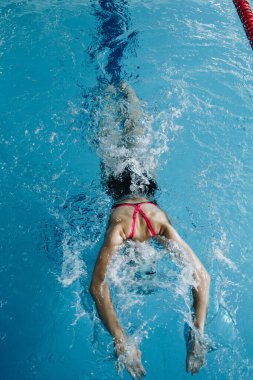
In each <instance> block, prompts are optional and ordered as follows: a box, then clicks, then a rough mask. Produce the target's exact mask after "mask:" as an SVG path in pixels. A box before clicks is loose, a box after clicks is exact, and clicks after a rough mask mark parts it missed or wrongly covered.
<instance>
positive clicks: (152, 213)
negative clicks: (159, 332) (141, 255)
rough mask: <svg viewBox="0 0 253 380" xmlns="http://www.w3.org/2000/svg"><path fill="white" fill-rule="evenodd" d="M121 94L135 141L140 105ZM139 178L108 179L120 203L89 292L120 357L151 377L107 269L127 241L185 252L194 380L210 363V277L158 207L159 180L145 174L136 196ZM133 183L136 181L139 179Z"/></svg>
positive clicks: (129, 93) (126, 174) (127, 91)
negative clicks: (130, 339)
mask: <svg viewBox="0 0 253 380" xmlns="http://www.w3.org/2000/svg"><path fill="white" fill-rule="evenodd" d="M120 89H121V91H122V93H123V95H124V96H126V97H127V99H128V101H129V103H131V105H132V106H133V107H132V109H133V111H130V112H129V114H128V115H125V117H126V118H127V120H126V123H125V125H126V129H127V131H126V133H127V134H129V133H130V132H131V133H132V134H133V135H134V133H135V128H138V134H139V133H140V131H139V126H138V119H139V116H140V112H141V110H140V109H139V108H140V102H139V100H138V98H137V96H136V94H135V93H134V91H133V89H131V88H130V87H129V86H128V85H126V84H125V83H122V84H121V87H120ZM136 120H137V122H136ZM134 174H135V173H134ZM134 174H133V173H132V171H131V168H130V167H127V168H125V169H124V171H123V173H121V175H120V176H117V178H114V176H113V175H110V176H109V177H107V178H106V179H105V182H106V186H107V191H108V194H110V195H111V196H112V197H113V199H114V200H116V203H115V204H114V206H113V207H112V210H111V215H110V218H109V222H108V226H107V230H106V234H105V239H104V243H103V245H102V247H101V249H100V252H99V255H98V258H97V261H96V264H95V268H94V272H93V276H92V281H91V285H90V292H91V294H92V296H93V298H94V301H95V303H96V307H97V310H98V313H99V316H100V318H101V320H102V322H103V323H104V325H105V327H106V328H107V329H108V331H109V332H110V334H111V335H112V337H113V341H114V349H115V354H116V356H117V357H119V356H121V355H122V356H125V357H126V360H125V361H124V364H125V367H126V369H127V371H128V372H129V373H130V375H131V376H132V378H133V379H136V378H138V379H142V378H143V376H145V374H146V372H145V369H144V367H143V365H142V360H141V351H140V350H139V348H138V347H137V346H136V345H134V346H132V347H128V345H127V336H126V333H125V331H124V329H123V327H122V326H121V324H120V321H119V319H118V317H117V313H116V310H115V308H114V306H113V303H112V300H111V296H110V290H109V287H108V285H107V283H106V280H105V275H106V271H107V267H108V264H109V261H110V259H111V257H112V256H113V255H114V254H116V253H117V251H118V250H119V249H120V247H121V246H122V244H123V243H124V242H125V241H126V240H128V239H131V240H134V241H138V242H144V241H148V240H150V239H151V238H152V237H153V238H156V239H157V241H158V242H159V243H161V244H163V245H165V246H168V244H167V243H169V242H170V241H172V242H174V243H175V244H176V245H178V246H179V247H181V249H180V254H179V255H180V256H181V257H179V259H180V260H181V262H188V263H190V265H191V266H192V268H193V272H194V274H193V277H194V280H195V284H196V285H195V286H194V287H193V308H194V318H193V325H194V330H195V331H194V330H193V329H191V330H190V333H189V338H188V342H187V357H186V371H187V372H191V373H192V375H194V374H195V373H197V372H198V371H199V370H200V368H201V367H202V366H203V365H204V363H205V353H203V350H201V343H200V340H201V337H203V334H204V325H205V319H206V315H207V308H208V300H209V288H210V276H209V274H208V272H207V271H206V269H205V268H204V266H203V265H202V263H201V262H200V260H199V259H198V257H197V256H196V254H195V253H194V252H193V250H192V249H191V248H190V246H189V245H188V244H187V243H186V242H185V241H184V240H183V239H182V238H181V237H180V235H179V234H178V232H177V231H176V230H175V228H174V227H173V226H172V224H171V222H170V220H169V218H168V216H167V215H166V213H165V212H164V211H163V210H162V209H161V208H160V207H159V206H158V205H157V204H156V202H155V201H154V194H155V191H156V189H157V185H156V182H155V180H154V179H153V178H149V177H148V174H147V173H143V177H141V176H140V177H139V178H138V180H137V184H138V186H137V187H138V189H137V191H135V192H134V193H132V192H131V184H132V181H133V176H134ZM134 179H135V181H136V176H135V177H134ZM166 242H167V243H166Z"/></svg>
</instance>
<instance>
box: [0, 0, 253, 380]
mask: <svg viewBox="0 0 253 380" xmlns="http://www.w3.org/2000/svg"><path fill="white" fill-rule="evenodd" d="M69 3H71V4H69ZM111 4H112V8H111V9H109V10H108V9H107V10H105V9H103V10H102V6H103V2H102V1H101V2H100V4H99V2H93V1H91V2H88V1H77V0H76V1H72V2H67V1H65V0H62V1H50V2H49V1H5V0H2V1H1V13H0V57H1V61H0V81H1V83H0V86H1V102H0V111H1V124H0V125H1V132H0V141H1V151H0V152H1V153H0V167H1V214H0V218H1V256H0V274H1V287H0V309H1V324H0V357H1V360H0V366H1V368H0V371H1V378H3V379H6V380H12V379H15V380H16V379H43V380H44V379H47V380H51V379H52V380H58V379H61V380H70V379H85V380H86V379H87V380H88V379H94V380H96V379H115V378H118V377H117V376H118V375H117V370H116V365H115V358H114V355H113V346H112V343H111V338H110V336H109V335H108V333H107V332H106V331H105V329H104V328H103V326H102V325H101V323H100V321H99V320H98V318H97V317H96V312H95V308H94V305H93V301H92V299H91V297H90V295H89V293H88V286H89V282H90V278H91V274H92V269H93V265H94V262H95V259H96V255H97V253H98V250H99V248H100V246H101V243H102V239H103V233H104V231H105V226H106V221H107V215H108V212H109V210H110V207H111V204H112V201H111V199H110V198H109V197H108V196H107V195H106V194H105V193H104V190H103V188H102V186H101V183H100V160H101V159H105V158H106V159H110V158H112V159H113V160H112V161H110V163H113V164H115V165H116V164H117V160H116V161H115V157H117V154H116V152H115V150H114V146H113V144H112V141H111V140H110V141H107V140H106V139H102V138H101V134H99V133H100V132H99V130H98V128H97V126H98V123H99V122H100V121H101V119H103V118H105V120H106V117H108V115H109V116H110V117H111V115H113V112H114V111H115V108H114V107H115V102H113V100H110V102H106V98H105V87H106V85H107V83H108V81H111V80H112V81H114V83H116V82H117V80H119V79H124V80H126V81H127V82H128V83H130V85H131V86H132V87H133V88H134V89H135V91H136V92H137V94H138V96H139V97H140V98H141V100H142V101H143V108H144V110H145V114H146V115H148V116H147V119H146V121H147V132H148V136H151V137H152V144H151V143H150V141H147V146H148V149H149V154H148V157H149V160H147V161H146V162H147V163H148V165H149V164H150V165H151V164H152V165H153V166H152V168H150V169H155V170H156V173H157V181H158V184H159V188H160V190H159V191H158V193H157V201H158V203H159V204H160V205H161V206H162V207H163V208H164V209H166V210H167V211H168V213H169V215H170V217H171V219H172V222H173V224H174V225H175V227H176V228H177V229H178V231H179V232H180V233H181V235H182V237H183V238H184V239H185V240H186V241H187V242H188V243H189V244H190V245H191V246H192V247H193V249H194V250H195V251H196V253H197V254H198V256H199V257H200V259H201V261H202V262H203V263H204V265H205V266H206V268H207V269H208V271H209V273H210V274H211V278H212V287H211V299H210V306H209V314H208V319H207V325H206V333H207V336H208V339H209V340H210V342H211V343H210V347H212V349H210V352H209V353H208V355H207V365H206V366H205V368H203V369H202V370H201V372H200V373H199V374H198V378H199V379H217V380H220V379H243V380H245V379H252V375H253V346H252V339H253V333H252V331H253V330H252V320H253V312H252V306H251V303H252V273H253V264H252V259H251V256H252V246H253V240H252V233H251V226H252V222H253V217H252V203H253V197H252V194H253V188H252V187H253V186H252V164H253V159H252V143H253V134H252V121H253V117H252V107H253V106H252V97H253V71H252V50H251V48H250V45H249V43H248V41H247V39H246V37H245V35H244V31H243V28H242V26H241V24H240V21H239V18H238V16H237V14H236V11H235V9H234V7H233V4H232V2H227V3H224V4H222V5H221V3H220V2H219V1H216V0H212V1H209V2H208V3H207V2H205V1H201V0H198V1H197V0H195V1H193V0H192V1H190V0H189V1H186V2H185V1H182V0H181V1H177V2H174V1H157V2H152V1H146V0H144V1H142V2H139V1H132V2H127V1H124V2H111ZM112 25H113V27H111V26H112ZM106 107H109V109H108V108H106ZM96 109H98V110H99V112H97V113H96ZM148 144H151V145H148ZM108 152H109V153H108ZM151 158H152V160H151ZM136 250H137V252H139V253H140V254H141V255H140V257H141V258H142V259H141V262H139V263H138V262H137V269H138V270H139V271H141V267H142V264H144V267H145V265H153V264H154V263H155V264H154V265H156V266H157V275H156V276H155V278H154V279H151V280H150V278H146V277H145V276H144V275H143V274H142V273H139V274H138V271H137V272H134V273H135V274H136V273H137V275H136V276H133V275H132V277H131V276H130V277H129V273H133V272H131V271H129V268H127V266H126V265H124V260H123V259H124V255H123V256H122V254H121V255H119V256H118V257H117V258H116V259H115V260H114V261H113V262H112V264H111V265H112V267H111V276H110V277H111V278H110V279H109V280H110V281H111V287H112V292H113V296H114V300H115V304H116V306H117V310H118V313H119V316H120V319H121V320H122V323H123V325H124V327H125V329H126V330H127V331H128V333H129V334H131V335H133V336H134V337H136V338H137V339H138V340H139V341H140V347H141V350H142V353H143V362H144V366H145V367H146V370H147V379H157V378H159V379H161V380H163V379H168V378H171V379H185V378H187V377H188V376H189V375H188V374H186V373H185V341H184V324H185V321H187V318H188V315H189V305H190V299H189V292H188V290H187V289H188V287H187V282H184V281H183V278H182V276H181V275H180V272H179V271H178V270H177V269H176V267H174V265H173V264H171V263H170V262H169V260H168V258H166V256H165V255H164V252H160V251H159V249H158V248H157V247H155V246H151V247H148V246H146V245H140V246H137V247H133V246H132V245H131V244H130V245H129V246H127V247H126V248H125V251H126V254H127V255H128V256H130V258H131V257H133V256H134V255H135V252H136ZM119 273H120V275H119ZM180 276H181V277H180ZM129 278H130V279H131V281H129V282H128V281H127V280H129ZM123 378H124V379H128V378H129V375H128V374H127V373H126V372H124V373H123Z"/></svg>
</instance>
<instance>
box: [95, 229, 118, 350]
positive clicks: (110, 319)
mask: <svg viewBox="0 0 253 380" xmlns="http://www.w3.org/2000/svg"><path fill="white" fill-rule="evenodd" d="M122 243H123V239H122V237H121V236H120V234H119V232H118V231H117V230H115V229H110V228H109V229H108V231H107V234H106V238H105V241H104V244H103V246H102V248H101V249H100V252H99V255H98V258H97V261H96V265H95V268H94V271H93V276H92V281H91V285H90V292H91V295H92V297H93V298H94V301H95V303H96V306H97V309H98V313H99V316H100V318H101V320H102V322H103V323H104V325H105V326H106V328H107V329H108V331H109V332H110V334H111V335H112V336H113V338H114V343H115V345H117V344H119V343H120V342H124V341H125V334H124V331H123V329H122V327H121V325H120V323H119V320H118V317H117V314H116V311H115V309H114V307H113V304H112V300H111V296H110V290H109V287H108V285H107V283H106V281H105V274H106V270H107V266H108V263H109V261H110V258H111V257H112V255H113V254H114V253H115V252H116V251H117V249H118V248H119V246H120V245H121V244H122Z"/></svg>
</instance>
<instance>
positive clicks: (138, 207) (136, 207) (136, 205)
mask: <svg viewBox="0 0 253 380" xmlns="http://www.w3.org/2000/svg"><path fill="white" fill-rule="evenodd" d="M143 204H151V205H154V206H156V207H158V206H157V205H156V204H155V203H153V202H140V203H119V204H116V205H114V206H113V208H118V207H123V206H129V207H133V208H134V213H133V222H132V228H131V232H130V234H129V236H128V239H132V238H133V237H134V230H135V226H136V220H137V215H138V214H139V213H140V214H141V216H142V217H143V218H144V219H145V222H146V223H147V226H148V229H149V231H150V233H151V235H152V236H155V235H156V233H155V231H154V228H153V226H152V224H151V222H150V220H149V218H148V217H147V215H146V213H145V212H144V211H143V210H142V209H141V205H143Z"/></svg>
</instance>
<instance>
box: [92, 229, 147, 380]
mask: <svg viewBox="0 0 253 380" xmlns="http://www.w3.org/2000/svg"><path fill="white" fill-rule="evenodd" d="M123 241H124V240H123V238H122V236H121V234H120V231H119V230H118V229H116V228H114V229H111V228H109V229H108V231H107V234H106V238H105V241H104V244H103V246H102V248H101V250H100V252H99V255H98V258H97V262H96V265H95V268H94V272H93V276H92V281H91V286H90V292H91V295H92V296H93V298H94V301H95V303H96V306H97V310H98V313H99V316H100V318H101V320H102V321H103V323H104V325H105V326H106V328H107V329H108V331H109V332H110V334H111V335H112V336H113V340H114V348H115V354H116V355H117V356H119V355H121V354H126V357H125V360H124V365H125V367H126V369H127V370H128V372H129V373H130V374H131V376H132V378H133V379H136V377H137V378H138V379H140V380H141V379H142V376H144V375H145V370H144V368H143V366H142V363H141V352H140V350H139V349H138V348H137V347H136V346H133V347H131V348H130V349H129V350H128V352H126V351H127V347H126V335H125V333H124V330H123V328H122V327H121V325H120V322H119V320H118V317H117V314H116V311H115V309H114V306H113V303H112V300H111V296H110V290H109V287H108V285H107V283H106V281H105V274H106V270H107V266H108V263H109V261H110V258H111V257H112V255H113V254H114V253H115V252H116V251H117V249H118V248H119V246H120V245H121V244H122V243H123Z"/></svg>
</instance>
